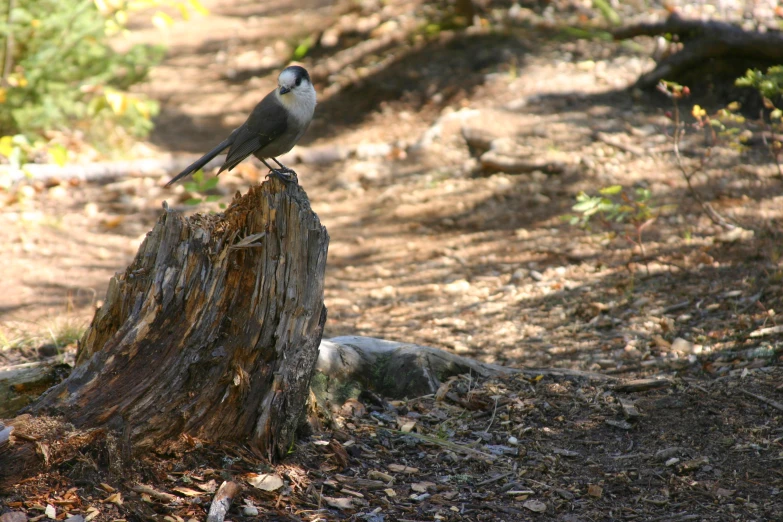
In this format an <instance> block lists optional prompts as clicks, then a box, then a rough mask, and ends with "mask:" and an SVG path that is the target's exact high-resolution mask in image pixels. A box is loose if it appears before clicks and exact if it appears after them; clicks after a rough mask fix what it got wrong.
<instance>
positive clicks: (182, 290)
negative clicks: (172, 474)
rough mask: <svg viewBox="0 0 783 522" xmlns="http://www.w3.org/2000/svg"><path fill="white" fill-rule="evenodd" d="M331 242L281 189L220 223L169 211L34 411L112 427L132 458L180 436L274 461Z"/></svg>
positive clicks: (318, 317)
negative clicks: (231, 445) (66, 370)
mask: <svg viewBox="0 0 783 522" xmlns="http://www.w3.org/2000/svg"><path fill="white" fill-rule="evenodd" d="M164 206H165V205H164ZM328 243H329V236H328V234H327V232H326V229H325V228H324V227H323V226H321V224H320V222H319V220H318V217H317V216H316V215H315V214H314V213H313V212H312V210H311V209H310V205H309V202H308V200H307V196H306V195H305V193H304V191H303V190H302V189H301V188H300V187H299V186H297V185H289V186H285V185H283V184H282V182H280V181H278V180H276V179H275V180H270V181H268V182H265V183H264V184H263V185H261V186H259V187H254V188H252V189H250V191H249V192H248V193H247V194H246V195H245V196H243V197H239V195H237V197H235V199H234V201H233V202H232V204H231V206H230V207H229V208H228V209H227V210H226V211H225V213H224V214H213V215H202V214H197V215H194V216H192V217H190V218H187V219H186V218H184V217H183V216H182V215H181V214H180V213H178V212H174V211H168V209H167V211H166V212H165V213H164V214H163V215H162V216H161V217H160V219H159V220H158V222H157V224H156V225H155V227H154V229H153V230H152V231H151V232H150V233H149V234H148V235H147V238H146V239H145V240H144V242H143V243H142V245H141V247H140V248H139V251H138V253H137V255H136V258H135V260H134V261H133V263H132V264H131V265H130V266H129V267H128V268H127V270H126V271H125V272H124V273H123V274H118V275H116V276H115V277H114V278H112V280H111V281H110V283H109V289H108V292H107V296H106V301H105V304H104V305H103V306H102V307H101V309H100V310H98V312H97V313H96V315H95V317H94V319H93V322H92V324H91V326H90V328H89V329H88V330H87V332H86V333H85V334H84V337H83V338H82V340H81V343H80V348H79V352H78V355H77V366H76V368H75V369H74V371H73V373H71V375H70V376H69V378H68V379H67V380H65V381H64V382H62V383H61V384H59V385H57V386H55V387H53V388H51V389H50V390H49V391H48V392H47V393H46V394H45V395H43V396H42V397H41V399H40V400H39V401H38V402H37V403H36V404H34V405H33V406H32V407H31V408H30V411H32V412H33V413H36V414H44V413H46V414H50V415H61V416H62V417H64V419H65V420H66V421H67V422H70V423H72V424H73V425H74V426H76V427H77V428H96V427H101V428H107V429H108V430H111V431H114V432H116V433H119V434H120V435H121V440H122V441H124V442H123V443H124V444H126V445H127V446H129V448H130V449H132V450H141V451H143V450H147V449H151V448H156V449H165V448H167V447H170V446H171V445H172V444H176V443H177V440H178V438H179V436H180V435H182V434H187V435H190V436H192V437H195V438H200V439H206V440H218V439H219V440H230V441H243V442H245V443H247V444H248V445H249V446H250V447H252V448H254V449H255V450H257V452H259V453H260V454H262V455H265V456H268V457H269V458H270V459H273V460H274V459H277V458H279V457H282V456H283V455H285V453H286V452H287V450H288V448H289V447H290V445H291V443H292V441H293V438H294V433H295V430H296V428H297V426H298V423H299V419H300V418H301V416H302V414H303V413H304V408H305V400H306V398H307V389H308V386H309V384H310V379H311V377H312V374H313V370H314V368H315V363H316V359H317V355H318V345H319V343H320V341H321V334H322V331H323V326H324V322H325V320H326V308H325V307H324V304H323V277H324V271H325V268H326V256H327V248H328ZM0 467H2V463H0Z"/></svg>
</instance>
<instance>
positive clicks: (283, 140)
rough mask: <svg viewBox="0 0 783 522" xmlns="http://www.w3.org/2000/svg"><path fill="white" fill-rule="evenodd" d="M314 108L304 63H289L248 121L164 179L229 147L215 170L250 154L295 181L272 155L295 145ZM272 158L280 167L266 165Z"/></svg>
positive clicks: (193, 168) (227, 167) (228, 167)
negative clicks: (302, 65)
mask: <svg viewBox="0 0 783 522" xmlns="http://www.w3.org/2000/svg"><path fill="white" fill-rule="evenodd" d="M314 110H315V89H314V88H313V84H312V83H311V82H310V75H309V74H307V71H306V70H305V68H304V67H299V66H298V65H291V66H289V67H286V68H285V69H283V71H282V72H281V73H280V76H278V77H277V89H275V90H273V91H272V92H270V93H269V94H267V95H266V96H265V97H264V99H263V100H261V101H260V102H259V103H258V105H256V107H255V109H253V112H252V113H250V116H249V117H248V118H247V121H245V123H243V124H242V125H241V126H240V127H238V128H237V129H235V130H234V132H232V133H231V135H230V136H229V137H228V138H226V139H225V140H223V141H222V142H221V143H220V145H218V146H217V147H215V148H214V149H212V150H211V151H209V152H207V153H206V154H204V155H203V156H201V158H199V159H198V160H196V161H195V162H193V163H192V164H191V165H190V166H189V167H188V168H186V169H185V170H183V171H182V172H180V173H179V174H177V175H176V176H174V178H173V179H172V180H171V181H169V182H168V183H166V186H167V187H168V186H169V185H171V184H172V183H174V182H175V181H177V180H179V179H181V178H184V177H185V176H187V175H188V174H191V173H192V172H196V171H197V170H199V169H200V168H202V167H204V165H206V164H207V163H209V161H210V160H211V159H212V158H214V157H215V156H217V155H218V154H220V153H221V152H223V151H224V150H225V149H228V154H226V160H225V162H224V163H223V166H222V167H220V170H219V171H218V174H220V173H221V172H223V171H224V170H231V169H233V168H234V167H236V166H237V165H238V164H239V163H240V162H241V161H242V160H244V159H245V158H247V157H248V156H250V155H251V154H253V155H254V156H255V157H256V158H258V159H260V160H261V161H262V162H263V164H264V165H266V167H267V168H268V169H269V171H270V173H272V174H274V175H276V176H277V177H279V178H280V179H282V180H283V181H286V182H288V181H296V173H295V172H294V171H293V170H291V169H289V168H288V167H286V166H285V165H283V164H282V163H280V162H279V161H277V159H275V156H280V155H281V154H285V153H286V152H288V151H289V150H291V149H292V148H294V145H296V142H297V141H299V138H301V137H302V135H303V134H304V133H305V131H306V130H307V127H308V126H309V125H310V121H311V120H312V119H313V111H314ZM268 158H271V159H272V160H274V162H275V163H277V164H278V165H279V167H280V168H279V169H275V168H272V167H270V166H269V164H268V163H267V162H266V159H268Z"/></svg>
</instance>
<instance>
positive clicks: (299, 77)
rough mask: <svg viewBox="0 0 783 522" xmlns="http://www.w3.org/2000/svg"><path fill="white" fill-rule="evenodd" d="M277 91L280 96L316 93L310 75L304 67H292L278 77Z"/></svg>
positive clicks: (284, 70)
mask: <svg viewBox="0 0 783 522" xmlns="http://www.w3.org/2000/svg"><path fill="white" fill-rule="evenodd" d="M277 91H278V94H279V95H280V96H288V95H290V94H293V95H301V94H305V93H308V94H309V92H310V91H314V89H313V85H312V83H310V75H309V74H308V73H307V70H306V69H305V68H304V67H300V66H298V65H291V66H289V67H286V68H285V69H283V71H282V72H281V73H280V76H278V77H277Z"/></svg>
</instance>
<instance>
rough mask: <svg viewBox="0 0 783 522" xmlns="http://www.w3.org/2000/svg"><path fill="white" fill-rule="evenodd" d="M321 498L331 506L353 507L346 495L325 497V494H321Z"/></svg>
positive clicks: (340, 507)
mask: <svg viewBox="0 0 783 522" xmlns="http://www.w3.org/2000/svg"><path fill="white" fill-rule="evenodd" d="M321 498H322V499H323V500H324V502H326V503H327V504H328V505H329V506H331V507H333V508H337V509H353V502H352V501H351V499H350V498H348V497H327V496H326V495H322V496H321Z"/></svg>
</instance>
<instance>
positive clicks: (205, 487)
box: [194, 479, 217, 493]
mask: <svg viewBox="0 0 783 522" xmlns="http://www.w3.org/2000/svg"><path fill="white" fill-rule="evenodd" d="M194 485H195V486H196V487H197V488H198V489H200V490H201V491H205V492H207V493H214V492H215V490H216V489H217V482H215V479H210V480H209V482H205V483H204V484H199V483H198V482H196V483H194Z"/></svg>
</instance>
